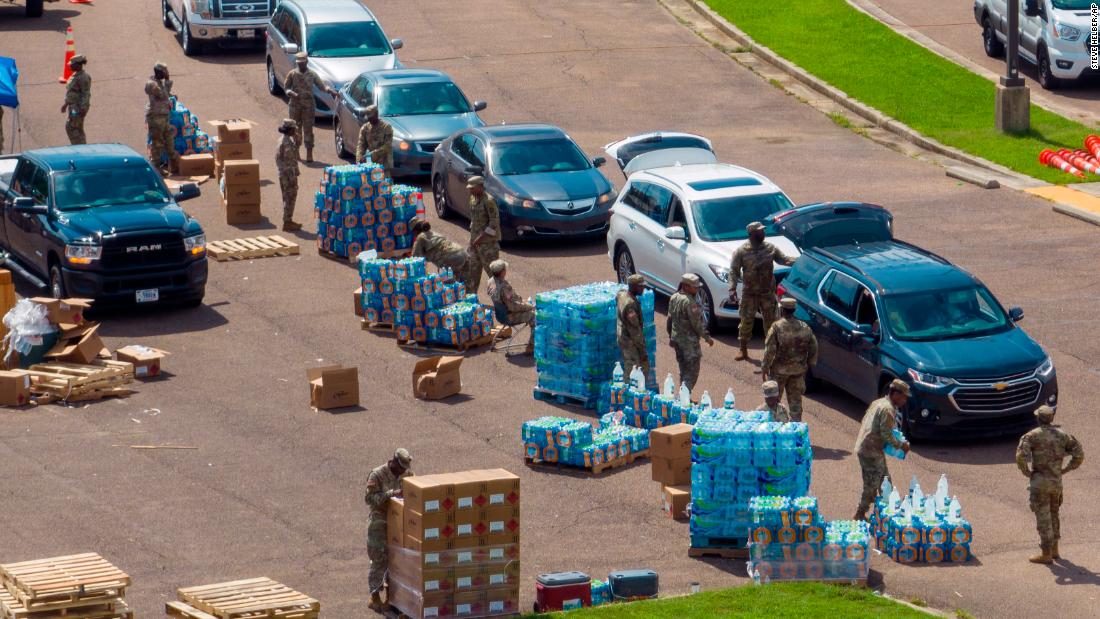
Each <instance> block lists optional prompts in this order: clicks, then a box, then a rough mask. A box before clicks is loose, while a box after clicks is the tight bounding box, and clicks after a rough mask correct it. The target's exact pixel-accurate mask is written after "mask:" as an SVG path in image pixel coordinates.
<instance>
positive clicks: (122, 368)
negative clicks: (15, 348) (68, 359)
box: [27, 359, 134, 403]
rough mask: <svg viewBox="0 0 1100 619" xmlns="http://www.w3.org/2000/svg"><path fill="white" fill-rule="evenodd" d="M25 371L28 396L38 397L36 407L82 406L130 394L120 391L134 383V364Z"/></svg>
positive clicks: (100, 362)
mask: <svg viewBox="0 0 1100 619" xmlns="http://www.w3.org/2000/svg"><path fill="white" fill-rule="evenodd" d="M27 371H28V372H30V375H31V393H32V394H35V395H37V396H41V397H40V398H39V403H48V402H51V401H57V400H60V401H64V402H84V401H88V400H98V399H101V398H105V397H108V396H127V395H130V394H131V393H133V391H132V390H130V389H127V388H126V387H124V385H127V384H129V383H132V382H134V364H132V363H129V362H126V361H114V360H111V359H96V360H95V361H93V362H92V363H90V364H81V363H64V362H54V363H36V364H34V365H32V366H30V367H29V368H27Z"/></svg>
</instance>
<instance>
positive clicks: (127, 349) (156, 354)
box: [115, 344, 171, 378]
mask: <svg viewBox="0 0 1100 619" xmlns="http://www.w3.org/2000/svg"><path fill="white" fill-rule="evenodd" d="M169 354H171V353H169V352H167V351H164V350H161V349H159V348H151V347H149V346H139V345H136V344H131V345H130V346H123V347H122V348H119V349H118V350H116V351H115V358H116V359H118V360H119V361H127V362H129V363H132V364H134V376H135V377H137V378H153V377H154V376H160V371H161V368H162V367H163V362H164V358H165V357H167V356H168V355H169Z"/></svg>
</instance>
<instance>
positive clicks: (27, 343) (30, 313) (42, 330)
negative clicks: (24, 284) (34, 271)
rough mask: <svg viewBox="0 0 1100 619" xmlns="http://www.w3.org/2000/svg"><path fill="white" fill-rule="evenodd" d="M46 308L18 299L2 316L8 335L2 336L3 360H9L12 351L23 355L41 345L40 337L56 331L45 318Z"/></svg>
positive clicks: (27, 300) (28, 300)
mask: <svg viewBox="0 0 1100 619" xmlns="http://www.w3.org/2000/svg"><path fill="white" fill-rule="evenodd" d="M46 315H47V314H46V307H45V306H43V305H39V304H38V303H35V302H34V301H31V300H30V299H20V300H19V301H18V302H17V303H16V304H15V307H13V308H11V310H10V311H9V312H8V313H7V314H6V315H5V316H4V326H6V327H7V328H8V334H7V335H5V336H4V350H6V351H7V353H6V354H5V355H4V360H5V361H8V360H10V359H11V354H12V352H13V351H15V352H18V353H19V354H21V355H25V354H27V353H28V352H30V351H31V348H34V347H35V346H41V345H42V336H43V335H46V334H47V333H53V332H55V331H57V327H55V326H54V325H52V324H50V321H49V320H48V319H47V318H46Z"/></svg>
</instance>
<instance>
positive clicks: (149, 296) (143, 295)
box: [135, 288, 160, 303]
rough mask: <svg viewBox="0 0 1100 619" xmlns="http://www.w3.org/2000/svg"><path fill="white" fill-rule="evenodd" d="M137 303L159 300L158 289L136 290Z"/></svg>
mask: <svg viewBox="0 0 1100 619" xmlns="http://www.w3.org/2000/svg"><path fill="white" fill-rule="evenodd" d="M135 294H136V295H137V302H138V303H154V302H156V301H159V300H160V289H159V288H150V289H149V290H138V291H137V292H136V293H135Z"/></svg>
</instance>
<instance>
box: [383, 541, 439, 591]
mask: <svg viewBox="0 0 1100 619" xmlns="http://www.w3.org/2000/svg"><path fill="white" fill-rule="evenodd" d="M386 554H387V558H388V559H389V565H388V566H387V569H388V571H389V574H390V577H391V578H392V579H393V580H397V581H400V582H401V583H402V584H404V585H406V586H410V587H413V588H415V589H416V590H418V591H422V592H436V591H451V590H452V589H454V572H453V570H452V569H451V568H450V567H447V566H440V565H427V566H426V565H423V564H422V563H421V561H420V555H419V554H418V553H415V552H411V551H409V550H407V549H404V548H401V547H400V546H395V545H393V544H388V545H387V546H386Z"/></svg>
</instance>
